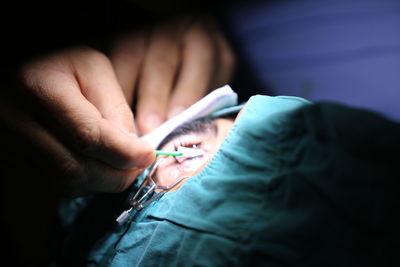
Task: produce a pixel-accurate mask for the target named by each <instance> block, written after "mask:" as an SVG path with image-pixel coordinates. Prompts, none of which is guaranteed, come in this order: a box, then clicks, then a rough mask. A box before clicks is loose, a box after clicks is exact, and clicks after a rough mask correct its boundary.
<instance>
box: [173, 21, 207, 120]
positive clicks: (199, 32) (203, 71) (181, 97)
mask: <svg viewBox="0 0 400 267" xmlns="http://www.w3.org/2000/svg"><path fill="white" fill-rule="evenodd" d="M182 58H183V61H182V65H181V68H180V73H179V76H178V78H177V83H176V87H175V90H174V92H173V93H172V96H171V100H170V103H169V109H168V110H169V112H168V118H171V117H173V116H175V115H177V114H179V113H180V112H181V111H183V110H184V109H186V108H187V107H189V106H190V105H191V104H193V103H194V102H195V101H196V100H198V99H200V98H201V97H202V96H203V95H204V94H205V93H206V92H207V91H208V90H209V89H210V83H211V81H212V77H213V72H214V63H215V62H214V60H215V47H214V44H213V41H212V39H211V36H210V35H209V34H208V32H207V31H206V30H205V29H204V28H203V27H201V26H200V25H194V26H192V27H191V28H190V30H189V31H188V32H187V34H186V36H185V39H184V46H183V52H182Z"/></svg>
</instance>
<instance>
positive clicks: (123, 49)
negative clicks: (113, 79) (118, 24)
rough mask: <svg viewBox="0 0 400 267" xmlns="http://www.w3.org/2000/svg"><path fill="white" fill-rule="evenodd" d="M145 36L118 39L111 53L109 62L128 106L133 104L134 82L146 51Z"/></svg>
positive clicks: (135, 35)
mask: <svg viewBox="0 0 400 267" xmlns="http://www.w3.org/2000/svg"><path fill="white" fill-rule="evenodd" d="M146 43H147V36H146V35H145V34H144V33H137V34H132V35H130V36H127V37H125V38H122V39H120V40H119V41H118V42H117V43H116V45H115V46H114V48H113V50H112V53H111V62H112V65H113V66H114V70H115V74H116V76H117V79H118V82H119V84H120V85H121V88H122V91H123V92H124V95H125V98H126V100H127V102H128V104H129V105H130V106H132V104H133V96H134V90H135V87H136V81H137V79H138V77H139V72H140V68H141V65H142V61H143V58H144V55H145V51H146Z"/></svg>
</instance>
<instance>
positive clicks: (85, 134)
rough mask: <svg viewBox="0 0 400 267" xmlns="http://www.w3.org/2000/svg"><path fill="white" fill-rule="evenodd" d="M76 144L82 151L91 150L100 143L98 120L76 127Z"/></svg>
mask: <svg viewBox="0 0 400 267" xmlns="http://www.w3.org/2000/svg"><path fill="white" fill-rule="evenodd" d="M74 132H75V145H76V146H77V149H78V150H80V151H81V152H84V153H85V152H91V151H93V149H95V148H96V147H98V146H99V144H100V138H101V136H100V126H99V124H98V122H85V123H81V124H79V125H78V126H76V127H75V129H74Z"/></svg>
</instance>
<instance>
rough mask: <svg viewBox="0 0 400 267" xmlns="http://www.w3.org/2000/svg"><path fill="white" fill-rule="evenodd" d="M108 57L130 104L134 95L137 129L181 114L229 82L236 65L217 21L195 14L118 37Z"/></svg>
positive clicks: (153, 125)
mask: <svg viewBox="0 0 400 267" xmlns="http://www.w3.org/2000/svg"><path fill="white" fill-rule="evenodd" d="M111 60H112V63H113V65H114V68H115V71H116V75H117V78H118V80H119V82H120V84H121V87H122V89H123V91H124V94H125V97H126V98H127V100H128V103H129V104H132V103H133V101H134V99H133V98H134V95H135V94H136V95H137V99H136V110H135V120H136V123H137V125H138V128H139V131H140V132H141V134H146V133H148V132H150V131H151V130H153V129H154V128H156V127H157V126H159V125H160V124H161V123H162V122H163V121H164V120H166V119H169V118H171V117H173V116H175V115H177V114H179V113H180V112H181V111H183V110H185V109H186V108H188V107H189V106H190V105H192V104H193V103H194V102H196V101H197V100H199V99H200V98H201V97H202V96H204V95H205V94H206V93H207V92H208V91H209V90H210V89H215V88H217V87H219V86H222V85H224V84H226V83H229V81H230V79H231V75H232V72H233V69H234V65H235V57H234V54H233V52H232V49H231V48H230V46H229V44H228V42H227V41H226V39H225V38H224V36H223V35H222V34H221V32H220V31H219V30H218V28H217V26H216V24H215V23H214V22H213V21H212V20H211V19H209V18H193V17H185V18H180V19H176V20H174V21H171V22H169V23H165V24H162V25H158V26H155V27H154V28H152V29H150V30H143V31H142V32H136V33H133V34H131V35H128V36H124V37H122V38H120V39H119V40H118V41H116V42H115V46H114V48H113V50H112V54H111ZM136 89H137V90H136ZM135 90H136V91H135Z"/></svg>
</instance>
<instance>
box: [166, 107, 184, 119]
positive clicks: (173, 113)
mask: <svg viewBox="0 0 400 267" xmlns="http://www.w3.org/2000/svg"><path fill="white" fill-rule="evenodd" d="M184 110H185V108H183V107H180V106H177V107H173V108H171V110H170V111H169V113H168V118H172V117H175V116H176V115H178V114H180V113H181V112H182V111H184Z"/></svg>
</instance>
